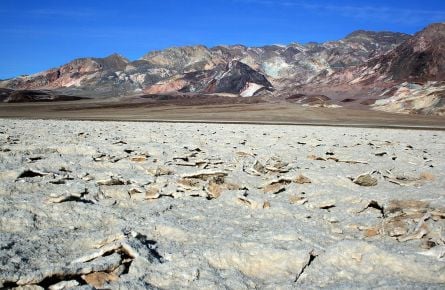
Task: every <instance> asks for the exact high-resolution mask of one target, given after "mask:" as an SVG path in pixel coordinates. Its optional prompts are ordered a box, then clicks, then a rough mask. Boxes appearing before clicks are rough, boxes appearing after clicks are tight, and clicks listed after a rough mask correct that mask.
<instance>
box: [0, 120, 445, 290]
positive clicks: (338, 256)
mask: <svg viewBox="0 0 445 290" xmlns="http://www.w3.org/2000/svg"><path fill="white" fill-rule="evenodd" d="M444 143H445V134H444V132H443V131H433V130H430V131H422V130H416V131H410V130H396V129H391V130H388V129H363V128H336V127H310V126H275V125H267V126H266V125H241V124H196V123H194V124H192V123H178V124H172V123H138V122H93V121H50V120H46V121H43V120H7V119H3V120H0V160H1V162H0V167H1V168H0V288H1V287H4V288H17V289H43V288H49V289H71V288H72V289H93V288H96V289H141V288H145V289H147V288H148V289H150V288H153V289H157V288H160V289H295V288H298V289H313V288H320V287H329V288H431V289H443V285H444V283H445V232H444V229H445V201H444V197H445V191H444V188H445V186H444V185H445V176H444V172H445V162H444V160H443V156H444V148H445V146H444Z"/></svg>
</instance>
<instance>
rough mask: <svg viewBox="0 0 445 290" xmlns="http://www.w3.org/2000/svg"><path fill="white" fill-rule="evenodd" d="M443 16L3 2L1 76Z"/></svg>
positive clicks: (399, 6)
mask: <svg viewBox="0 0 445 290" xmlns="http://www.w3.org/2000/svg"><path fill="white" fill-rule="evenodd" d="M444 21H445V0H422V1H420V0H397V1H395V0H384V1H383V0H373V1H370V0H368V1H364V0H325V1H315V0H312V1H310V0H282V1H274V0H196V1H185V0H183V1H179V0H177V1H174V0H161V1H149V0H147V1H142V0H139V1H136V0H135V1H132V0H127V1H117V0H108V1H95V0H77V1H72V0H70V1H65V0H57V1H53V0H38V1H37V0H21V1H17V0H1V5H0V35H1V41H0V79H4V78H8V77H13V76H16V75H19V74H30V73H35V72H38V71H41V70H45V69H48V68H51V67H55V66H58V65H61V64H64V63H66V62H68V61H70V60H72V59H74V58H77V57H86V56H94V57H103V56H106V55H109V54H111V53H114V52H117V53H120V54H122V55H124V56H126V57H128V58H130V59H137V58H140V57H141V56H142V55H143V54H145V53H146V52H147V51H150V50H155V49H163V48H166V47H170V46H181V45H193V44H204V45H207V46H214V45H218V44H238V43H240V44H245V45H252V46H254V45H258V46H259V45H264V44H287V43H291V42H302V43H305V42H308V41H318V42H322V41H327V40H336V39H340V38H342V37H344V36H345V35H346V34H348V33H350V32H351V31H353V30H357V29H366V30H378V31H380V30H390V31H399V32H405V33H415V32H416V31H418V30H420V29H422V28H423V27H425V26H426V25H428V24H429V23H432V22H444Z"/></svg>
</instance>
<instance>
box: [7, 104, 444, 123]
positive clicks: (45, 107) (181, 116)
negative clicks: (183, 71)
mask: <svg viewBox="0 0 445 290" xmlns="http://www.w3.org/2000/svg"><path fill="white" fill-rule="evenodd" d="M0 118H27V119H30V118H32V119H68V120H108V121H173V122H174V121H177V122H181V121H197V122H216V123H218V122H229V123H230V122H232V123H243V122H244V123H260V124H267V123H269V124H307V125H311V124H312V125H329V126H332V125H333V126H341V125H346V126H348V125H349V126H359V127H402V128H416V127H419V128H435V129H444V128H445V118H444V117H438V116H424V115H404V114H393V113H387V112H380V111H373V110H365V109H351V108H323V107H321V108H320V107H305V106H301V105H298V104H291V103H284V102H281V103H245V104H243V103H241V104H230V103H229V104H218V103H217V102H216V103H214V104H207V105H205V104H199V105H196V104H189V105H184V104H176V103H174V102H170V101H167V102H166V103H160V102H158V103H151V102H147V101H140V100H139V101H134V100H132V101H125V100H124V101H117V102H91V101H77V102H55V103H51V102H49V103H22V104H0Z"/></svg>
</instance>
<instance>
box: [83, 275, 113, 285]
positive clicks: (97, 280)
mask: <svg viewBox="0 0 445 290" xmlns="http://www.w3.org/2000/svg"><path fill="white" fill-rule="evenodd" d="M82 279H83V280H84V281H85V282H87V283H88V284H89V285H90V286H93V287H95V288H102V287H103V286H104V284H105V283H107V282H111V281H117V280H118V279H119V277H118V276H116V275H115V274H109V273H105V272H94V273H91V274H87V275H82Z"/></svg>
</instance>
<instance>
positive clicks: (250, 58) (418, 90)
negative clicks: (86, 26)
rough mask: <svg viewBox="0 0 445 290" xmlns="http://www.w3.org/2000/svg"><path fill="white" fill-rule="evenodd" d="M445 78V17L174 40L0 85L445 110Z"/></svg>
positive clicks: (102, 94)
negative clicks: (221, 41)
mask: <svg viewBox="0 0 445 290" xmlns="http://www.w3.org/2000/svg"><path fill="white" fill-rule="evenodd" d="M442 81H445V24H444V23H437V24H432V25H430V26H428V27H426V28H425V29H424V30H422V31H420V32H418V33H416V34H415V35H414V36H410V35H407V34H403V33H394V32H373V31H364V30H357V31H354V32H352V33H350V34H349V35H347V36H346V37H345V38H343V39H341V40H338V41H328V42H325V43H313V42H312V43H307V44H298V43H292V44H289V45H286V46H283V45H268V46H262V47H247V46H243V45H231V46H216V47H212V48H208V47H205V46H202V45H197V46H185V47H173V48H168V49H165V50H160V51H153V52H149V53H147V54H145V55H144V56H143V57H142V58H141V59H139V60H136V61H129V60H128V59H126V58H124V57H122V56H120V55H117V54H114V55H111V56H108V57H106V58H82V59H77V60H74V61H72V62H70V63H68V64H66V65H63V66H61V67H58V68H54V69H50V70H48V71H45V72H41V73H38V74H35V75H31V76H25V77H18V78H14V79H11V80H5V81H0V88H7V89H12V90H53V91H54V92H55V94H56V95H69V96H86V97H91V98H105V99H106V98H109V97H115V96H128V95H138V94H139V95H140V94H143V93H145V94H150V95H153V94H175V93H177V96H180V95H184V94H194V95H199V94H208V95H214V94H220V95H224V94H229V95H230V96H242V97H251V96H258V95H260V96H262V97H263V98H265V99H266V100H273V101H274V102H275V101H283V102H296V103H302V102H303V103H305V104H306V105H317V106H319V105H329V106H333V107H336V106H350V107H358V108H368V106H369V105H372V104H374V103H375V102H376V101H377V100H382V99H386V100H387V101H378V102H377V103H376V105H375V106H373V107H372V108H374V109H379V110H388V111H391V110H392V111H396V112H402V113H422V114H442V113H441V112H442V111H443V110H442V107H443V104H444V103H445V102H444V101H443V100H442V98H443V94H442V93H441V92H442V91H443V89H445V87H444V86H445V85H444V83H443V82H442ZM415 83H419V84H418V85H419V86H416V87H415V89H411V88H413V86H414V85H416V84H415ZM296 96H297V97H298V96H303V97H298V98H296ZM314 96H315V97H314ZM314 98H315V99H316V101H314V102H312V101H310V100H312V99H314ZM315 99H314V100H315ZM4 100H7V99H6V98H4ZM307 100H309V101H307ZM393 103H396V105H393Z"/></svg>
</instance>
